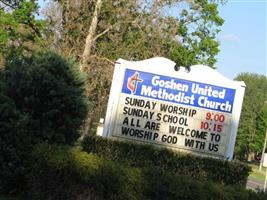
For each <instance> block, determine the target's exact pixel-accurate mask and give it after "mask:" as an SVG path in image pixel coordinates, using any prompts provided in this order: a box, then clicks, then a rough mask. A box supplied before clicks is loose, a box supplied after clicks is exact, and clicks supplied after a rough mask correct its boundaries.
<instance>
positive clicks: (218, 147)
mask: <svg viewBox="0 0 267 200" xmlns="http://www.w3.org/2000/svg"><path fill="white" fill-rule="evenodd" d="M116 63H117V64H116V65H115V70H114V75H113V82H112V86H111V91H110V98H109V102H108V108H107V113H106V119H105V125H104V132H103V136H107V137H111V138H116V139H123V140H133V141H137V142H143V143H150V144H154V145H157V146H165V147H168V148H171V149H174V150H179V151H185V152H189V153H194V154H198V155H203V156H211V157H215V158H221V159H229V160H230V159H232V157H233V149H234V145H235V138H236V132H237V127H238V122H239V116H240V112H241V106H242V101H243V96H244V91H245V84H244V82H239V81H232V80H229V79H227V78H225V77H224V76H222V75H221V74H219V73H218V72H217V71H216V70H213V69H211V68H209V67H207V66H203V65H195V66H192V67H191V70H190V71H188V70H186V69H185V68H181V69H180V70H179V71H175V69H174V66H175V63H174V62H172V61H170V60H168V59H166V58H152V59H149V60H144V61H138V62H129V61H125V60H122V59H119V60H118V61H117V62H116Z"/></svg>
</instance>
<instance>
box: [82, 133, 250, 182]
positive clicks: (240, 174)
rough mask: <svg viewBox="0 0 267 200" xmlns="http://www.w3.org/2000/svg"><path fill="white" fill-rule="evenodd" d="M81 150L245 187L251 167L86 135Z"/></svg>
mask: <svg viewBox="0 0 267 200" xmlns="http://www.w3.org/2000/svg"><path fill="white" fill-rule="evenodd" d="M82 147H83V150H84V151H86V152H88V153H95V154H97V155H98V156H100V157H103V158H105V159H108V160H113V161H116V162H120V163H123V164H125V165H127V166H131V167H138V168H145V167H156V168H158V169H160V170H164V171H167V172H171V173H174V174H177V175H185V176H190V177H192V178H194V179H196V180H199V181H206V180H209V181H213V182H216V183H220V184H224V185H232V184H235V185H241V186H245V185H246V181H247V177H248V175H249V172H250V171H251V168H250V167H249V166H247V165H245V164H242V163H240V162H236V161H232V162H229V161H222V160H218V159H212V158H207V157H197V156H194V155H189V154H182V153H177V152H174V151H171V150H169V149H166V148H157V147H155V146H152V145H143V144H137V143H134V142H126V141H118V140H111V139H107V138H103V137H98V136H87V137H85V138H84V140H83V141H82Z"/></svg>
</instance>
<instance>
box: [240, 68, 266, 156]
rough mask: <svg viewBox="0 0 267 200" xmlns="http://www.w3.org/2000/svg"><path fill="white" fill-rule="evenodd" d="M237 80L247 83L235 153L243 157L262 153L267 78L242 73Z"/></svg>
mask: <svg viewBox="0 0 267 200" xmlns="http://www.w3.org/2000/svg"><path fill="white" fill-rule="evenodd" d="M236 80H239V81H244V82H245V84H246V90H245V96H244V101H243V107H242V112H241V116H240V122H239V128H238V134H237V141H236V148H235V153H236V155H237V156H239V157H240V158H243V159H247V158H248V157H249V155H250V154H255V153H260V152H261V151H262V148H263V143H264V136H265V130H266V128H267V126H266V120H267V117H266V115H267V113H266V105H265V101H266V100H267V78H266V77H265V76H263V75H257V74H251V73H242V74H240V75H238V76H237V77H236Z"/></svg>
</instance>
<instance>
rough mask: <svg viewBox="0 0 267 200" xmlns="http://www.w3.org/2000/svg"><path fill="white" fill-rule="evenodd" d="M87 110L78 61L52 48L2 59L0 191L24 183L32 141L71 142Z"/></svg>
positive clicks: (0, 87) (77, 133)
mask: <svg viewBox="0 0 267 200" xmlns="http://www.w3.org/2000/svg"><path fill="white" fill-rule="evenodd" d="M86 109H87V104H86V101H85V96H84V81H83V78H82V75H81V74H80V72H79V68H78V66H75V65H74V64H72V63H70V62H67V61H66V60H65V59H64V58H62V57H61V56H59V55H57V54H55V53H51V52H46V53H39V54H37V55H34V56H32V57H22V58H14V59H11V60H10V61H9V62H7V63H6V65H5V68H4V69H2V70H1V71H0V113H1V115H0V163H1V165H0V191H1V190H6V191H7V190H14V189H19V188H20V187H21V186H22V187H23V186H24V185H25V184H23V180H24V178H25V176H26V174H27V170H28V167H27V166H28V164H29V163H28V161H29V160H28V155H29V154H30V152H31V151H32V147H33V145H34V144H37V143H39V142H43V141H45V142H48V143H57V144H71V143H73V142H74V141H75V140H76V139H77V138H78V137H79V132H78V129H79V127H80V125H81V124H82V122H83V119H84V117H85V114H86Z"/></svg>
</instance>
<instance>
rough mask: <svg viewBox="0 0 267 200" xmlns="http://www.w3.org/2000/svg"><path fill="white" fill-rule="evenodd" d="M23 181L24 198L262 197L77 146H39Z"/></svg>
mask: <svg viewBox="0 0 267 200" xmlns="http://www.w3.org/2000/svg"><path fill="white" fill-rule="evenodd" d="M33 159H34V161H35V162H34V166H33V170H32V173H31V174H32V175H31V176H30V181H29V188H30V190H29V191H30V192H29V199H33V200H34V199H38V200H47V199H50V200H58V199H64V200H72V199H73V200H74V199H109V200H112V199H116V200H120V199H123V200H127V199H131V200H138V199H142V200H146V199H153V200H157V199H160V200H161V199H180V200H183V199H184V200H191V199H192V200H195V199H198V200H202V199H203V200H204V199H205V200H209V199H216V200H228V199H229V200H234V199H238V200H249V199H254V200H264V199H266V195H264V194H262V193H258V194H257V193H255V192H253V191H248V190H245V189H244V188H242V187H240V186H235V187H230V186H223V185H219V184H213V183H211V182H202V183H200V182H198V181H196V180H193V179H191V178H189V177H185V176H177V175H174V174H172V173H169V172H165V171H162V170H158V169H156V168H139V169H138V168H133V167H125V166H123V165H121V164H119V163H116V162H111V161H107V160H105V159H103V158H100V157H98V156H96V155H95V154H87V153H86V152H83V151H81V150H79V149H77V148H71V147H63V146H55V145H53V146H51V145H47V144H45V145H39V146H38V147H36V148H35V150H34V154H33Z"/></svg>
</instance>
